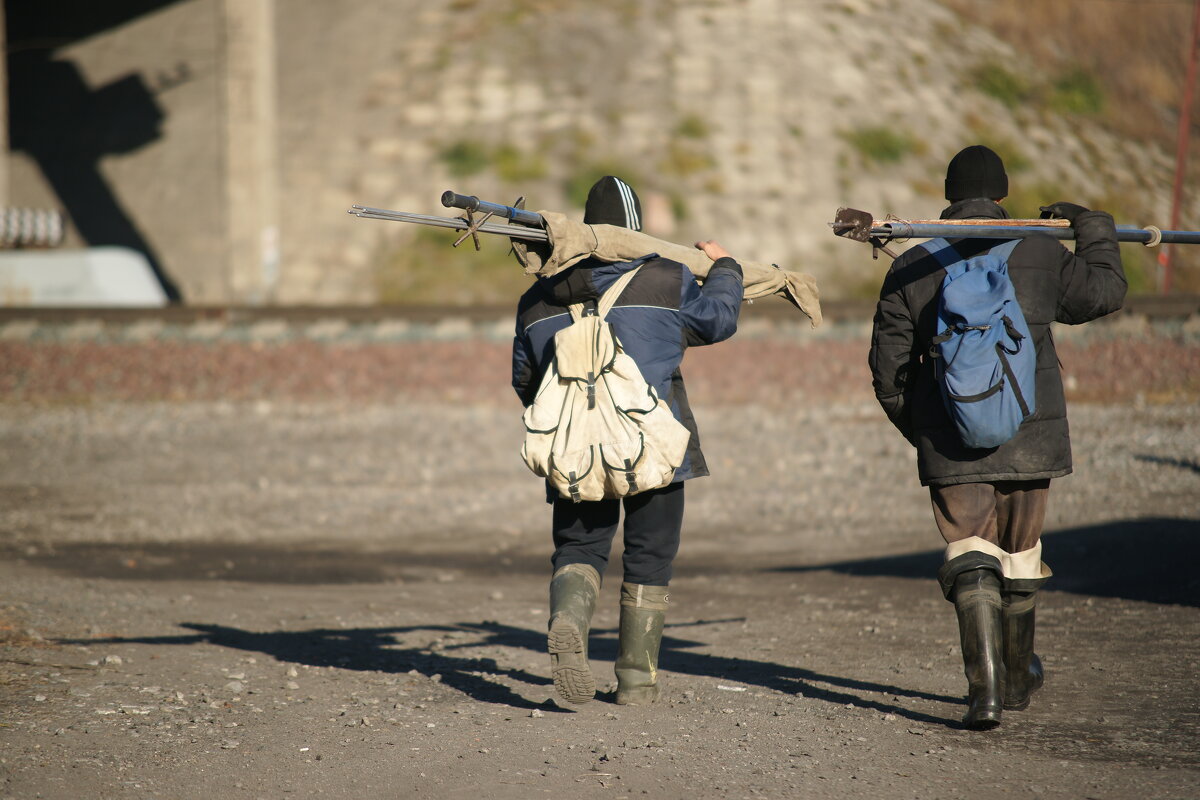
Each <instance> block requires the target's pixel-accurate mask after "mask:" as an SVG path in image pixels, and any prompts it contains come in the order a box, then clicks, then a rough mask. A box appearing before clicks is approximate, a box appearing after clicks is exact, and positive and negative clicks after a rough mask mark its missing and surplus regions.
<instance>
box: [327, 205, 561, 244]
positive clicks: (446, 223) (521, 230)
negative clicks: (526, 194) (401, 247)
mask: <svg viewBox="0 0 1200 800" xmlns="http://www.w3.org/2000/svg"><path fill="white" fill-rule="evenodd" d="M349 213H350V214H353V215H354V216H356V217H362V218H363V219H382V220H387V221H389V222H412V223H415V224H417V225H429V226H431V227H434V228H450V229H451V230H456V231H465V230H470V229H471V224H470V223H469V222H467V221H466V220H465V219H463V218H462V217H435V216H431V215H428V214H413V213H410V212H408V211H391V210H389V209H386V208H371V207H370V206H353V207H351V208H350V209H349ZM534 216H535V217H537V218H538V219H539V220H540V219H541V218H542V217H541V215H540V214H534ZM475 230H477V231H479V232H480V233H494V234H497V235H499V236H507V237H508V238H510V239H524V240H526V241H530V242H544V241H547V240H548V239H549V238H550V237H549V236H548V235H547V234H546V231H544V230H542V229H541V228H526V227H524V226H522V225H501V224H499V223H494V222H485V223H483V224H482V225H479V226H478V227H476V228H475Z"/></svg>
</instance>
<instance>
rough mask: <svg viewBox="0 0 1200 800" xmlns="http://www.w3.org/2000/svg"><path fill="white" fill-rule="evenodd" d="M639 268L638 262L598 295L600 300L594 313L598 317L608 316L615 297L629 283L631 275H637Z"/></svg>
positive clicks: (619, 294) (615, 301) (615, 300)
mask: <svg viewBox="0 0 1200 800" xmlns="http://www.w3.org/2000/svg"><path fill="white" fill-rule="evenodd" d="M641 268H642V265H641V264H638V265H637V266H636V267H634V268H633V269H631V270H629V271H628V272H626V273H625V274H624V275H622V276H621V277H619V278H617V279H616V280H615V281H613V285H612V286H610V287H608V288H607V289H606V290H605V291H604V294H602V295H600V302H598V303H597V304H596V313H597V314H598V315H599V316H600V319H604V318H605V317H606V316H608V312H609V311H612V307H613V306H614V305H616V303H617V298H618V297H620V296H621V292H623V291H625V287H626V286H628V285H629V282H630V281H632V280H633V276H634V275H637V274H638V270H640V269H641Z"/></svg>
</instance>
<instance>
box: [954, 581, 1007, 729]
mask: <svg viewBox="0 0 1200 800" xmlns="http://www.w3.org/2000/svg"><path fill="white" fill-rule="evenodd" d="M953 599H954V609H955V611H956V612H957V613H958V632H959V636H960V637H961V640H962V654H963V667H964V671H965V672H966V675H967V713H966V715H965V716H964V717H963V724H964V725H966V726H967V727H968V728H970V729H972V730H987V729H989V728H994V727H996V726H997V725H999V724H1000V712H1001V710H1002V708H1003V706H1004V691H1005V685H1004V684H1005V680H1004V678H1005V674H1004V658H1003V655H1002V650H1003V636H1002V627H1003V612H1002V609H1001V599H1000V576H999V574H998V573H997V572H995V571H993V570H991V569H972V570H967V571H965V572H962V573H960V574H959V575H957V576H956V577H955V579H954V597H953Z"/></svg>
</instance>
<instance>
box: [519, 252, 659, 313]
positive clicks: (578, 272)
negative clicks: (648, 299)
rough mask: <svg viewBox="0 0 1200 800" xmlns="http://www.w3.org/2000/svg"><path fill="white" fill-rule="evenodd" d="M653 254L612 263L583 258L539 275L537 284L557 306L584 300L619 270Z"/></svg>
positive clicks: (593, 296)
mask: <svg viewBox="0 0 1200 800" xmlns="http://www.w3.org/2000/svg"><path fill="white" fill-rule="evenodd" d="M657 257H658V256H657V254H653V253H652V254H650V255H649V256H646V257H643V258H639V259H636V260H634V261H619V262H616V263H613V264H609V263H606V262H604V261H597V260H596V259H594V258H585V259H584V260H583V261H580V262H579V263H578V264H576V265H574V266H572V267H568V268H567V269H564V270H563V271H562V272H559V273H558V274H556V275H551V276H550V277H548V278H541V277H539V278H538V283H540V284H541V285H542V288H543V289H544V290H545V292H546V294H548V295H549V296H550V297H551V298H552V299H553V301H554V302H555V303H557V304H558V305H563V306H568V305H571V304H572V303H586V302H587V301H589V300H596V299H598V298H599V297H600V295H601V294H603V293H604V290H605V289H606V288H608V287H609V286H611V285H612V282H613V281H615V280H616V279H617V278H618V277H620V275H621V274H622V273H624V272H627V271H629V270H631V269H633V268H634V267H637V266H640V265H641V264H642V263H643V262H644V261H645V260H647V259H648V258H657Z"/></svg>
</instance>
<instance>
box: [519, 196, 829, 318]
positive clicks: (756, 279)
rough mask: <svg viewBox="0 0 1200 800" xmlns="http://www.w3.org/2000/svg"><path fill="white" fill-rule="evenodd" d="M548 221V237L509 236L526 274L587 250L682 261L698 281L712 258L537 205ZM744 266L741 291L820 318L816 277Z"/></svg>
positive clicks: (616, 257)
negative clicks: (783, 300) (784, 300)
mask: <svg viewBox="0 0 1200 800" xmlns="http://www.w3.org/2000/svg"><path fill="white" fill-rule="evenodd" d="M538 213H539V214H541V215H542V218H543V219H544V220H545V221H546V232H547V233H548V234H549V237H550V241H549V242H528V241H520V240H516V239H514V240H513V250H514V251H515V252H516V254H517V259H518V260H519V261H520V262H521V266H523V267H524V268H525V272H526V274H529V275H542V276H550V275H554V274H556V273H558V272H561V271H562V270H564V269H566V268H567V267H570V266H572V265H574V264H577V263H578V262H580V261H582V260H583V259H585V258H588V257H589V256H590V257H592V258H595V259H598V260H600V261H607V262H615V261H629V260H631V259H634V258H640V257H641V256H644V255H646V254H647V253H658V254H659V255H660V256H662V257H663V258H669V259H671V260H672V261H678V262H680V263H681V264H684V265H685V266H686V267H687V268H688V269H690V270H691V271H692V274H693V275H695V276H696V277H697V278H698V279H700V280H701V281H703V280H704V278H705V277H706V276H707V275H708V269H709V267H711V266H712V263H713V262H712V261H710V260H709V258H708V256H706V255H705V254H704V253H702V252H701V251H699V250H696V249H695V248H692V247H686V246H684V245H680V244H672V243H671V242H665V241H663V240H662V239H656V238H654V237H653V236H649V235H647V234H644V233H639V232H638V231H634V230H629V229H628V228H620V227H617V226H615V225H585V224H583V223H582V222H575V221H573V220H570V219H567V217H566V215H565V214H560V213H558V212H555V211H539V212H538ZM738 263H739V264H741V267H742V284H743V297H744V298H745V299H746V300H755V299H757V298H759V297H766V296H767V295H772V294H781V295H783V296H784V297H785V298H787V299H788V300H790V301H791V302H792V303H793V304H795V306H796V307H797V308H799V309H800V310H801V311H803V312H804V313H805V314H807V315H808V317H809V319H811V320H812V324H813V327H816V326H817V325H819V324H821V301H820V295H819V293H818V291H817V282H816V280H815V279H814V278H813V277H812V276H811V275H807V274H805V273H803V272H789V271H788V270H785V269H780V268H779V267H778V266H776V265H774V264H765V263H762V262H755V261H740V260H739V261H738Z"/></svg>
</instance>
